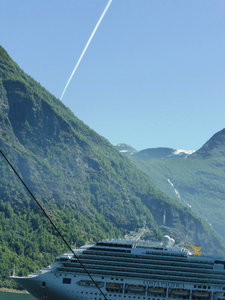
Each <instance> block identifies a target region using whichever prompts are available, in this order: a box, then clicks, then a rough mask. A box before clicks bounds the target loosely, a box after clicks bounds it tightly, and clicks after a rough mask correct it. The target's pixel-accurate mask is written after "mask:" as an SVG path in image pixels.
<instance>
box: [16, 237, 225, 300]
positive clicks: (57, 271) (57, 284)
mask: <svg viewBox="0 0 225 300" xmlns="http://www.w3.org/2000/svg"><path fill="white" fill-rule="evenodd" d="M171 241H172V243H171ZM75 252H76V254H77V255H78V257H79V259H80V260H81V262H82V263H83V264H84V266H85V267H86V268H87V270H88V271H89V272H90V274H91V275H92V277H93V278H94V280H95V282H96V283H97V284H98V287H99V288H100V289H101V290H102V291H103V293H104V294H105V296H106V298H107V299H108V300H119V299H126V300H129V299H132V300H134V299H140V300H166V299H217V300H225V261H224V260H220V259H215V258H212V257H206V256H199V255H192V254H191V253H190V251H188V250H187V249H185V248H182V247H176V246H174V243H173V240H172V239H169V238H168V239H167V243H165V241H164V243H157V244H156V243H155V244H154V243H151V242H143V241H130V240H112V241H102V242H99V243H96V244H94V245H85V246H83V247H81V248H79V249H76V250H75ZM13 278H14V279H15V280H16V281H17V282H18V283H19V284H20V285H22V286H23V287H24V288H25V289H27V290H28V291H29V292H30V293H31V294H32V295H34V296H35V297H36V298H37V299H46V300H47V299H48V300H57V299H59V300H72V299H73V300H87V299H88V300H100V299H101V300H103V299H104V298H103V296H102V295H101V293H100V292H99V290H98V289H97V288H96V286H95V284H94V283H93V281H92V280H91V279H90V277H89V276H88V275H87V273H85V271H84V270H83V268H82V266H81V265H80V263H79V262H78V261H77V259H76V258H75V257H74V255H73V254H72V253H65V254H63V255H61V256H58V257H57V259H56V264H55V265H51V266H49V267H48V268H47V269H44V270H42V271H41V272H40V273H39V274H31V275H29V276H28V277H15V276H14V277H13Z"/></svg>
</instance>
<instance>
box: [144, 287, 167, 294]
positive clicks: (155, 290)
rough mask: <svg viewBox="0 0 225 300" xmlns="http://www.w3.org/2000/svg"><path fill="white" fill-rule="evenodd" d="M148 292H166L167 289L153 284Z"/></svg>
mask: <svg viewBox="0 0 225 300" xmlns="http://www.w3.org/2000/svg"><path fill="white" fill-rule="evenodd" d="M148 293H150V294H165V293H166V289H165V288H163V287H160V286H151V287H149V288H148Z"/></svg>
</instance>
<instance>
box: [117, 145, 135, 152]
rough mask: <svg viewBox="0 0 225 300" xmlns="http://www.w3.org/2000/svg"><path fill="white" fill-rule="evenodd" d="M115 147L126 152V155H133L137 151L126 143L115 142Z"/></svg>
mask: <svg viewBox="0 0 225 300" xmlns="http://www.w3.org/2000/svg"><path fill="white" fill-rule="evenodd" d="M115 148H116V149H117V150H119V152H121V153H123V154H126V155H133V154H134V153H136V152H137V150H135V149H134V148H133V147H131V146H129V145H127V144H117V145H115Z"/></svg>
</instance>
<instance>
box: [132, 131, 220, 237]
mask: <svg viewBox="0 0 225 300" xmlns="http://www.w3.org/2000/svg"><path fill="white" fill-rule="evenodd" d="M130 158H131V159H132V161H133V162H134V163H135V164H136V166H138V167H139V168H140V169H141V170H143V171H144V172H145V173H146V174H147V175H148V176H149V177H150V179H151V180H152V181H153V182H154V183H155V184H156V186H157V187H158V188H159V189H160V190H162V191H163V192H164V193H166V194H167V195H169V196H170V197H172V198H174V199H176V200H177V201H178V202H179V203H183V204H184V205H186V206H187V207H191V209H192V210H193V211H194V213H196V214H197V215H198V216H200V217H201V218H204V219H205V220H206V221H207V222H208V223H209V224H210V226H213V228H214V229H215V230H216V231H217V233H218V234H220V235H221V237H222V238H223V237H224V235H225V230H224V228H225V227H224V226H225V222H224V221H223V220H224V215H223V212H224V210H225V202H224V193H225V184H224V182H225V175H224V174H225V129H222V130H220V131H219V132H217V133H215V134H214V135H213V136H212V137H211V138H210V139H209V140H208V141H207V142H206V143H205V144H204V145H203V146H202V147H201V148H200V149H199V150H197V151H195V152H194V153H192V154H191V155H188V156H187V157H183V158H182V157H177V158H176V157H173V158H166V157H164V158H163V159H160V158H153V159H152V158H150V157H149V158H148V159H146V160H143V159H140V158H139V157H137V156H130Z"/></svg>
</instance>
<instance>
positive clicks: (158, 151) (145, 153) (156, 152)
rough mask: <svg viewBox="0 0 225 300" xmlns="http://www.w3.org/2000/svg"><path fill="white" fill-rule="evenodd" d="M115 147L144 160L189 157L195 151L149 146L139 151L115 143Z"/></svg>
mask: <svg viewBox="0 0 225 300" xmlns="http://www.w3.org/2000/svg"><path fill="white" fill-rule="evenodd" d="M115 148H116V149H117V150H119V152H121V153H123V154H126V155H132V156H134V157H137V158H139V159H143V160H149V159H154V158H174V157H187V156H189V155H191V154H192V153H194V150H176V149H172V148H166V147H158V148H148V149H144V150H141V151H137V150H135V149H134V148H133V147H131V146H129V145H127V144H117V145H115Z"/></svg>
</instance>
